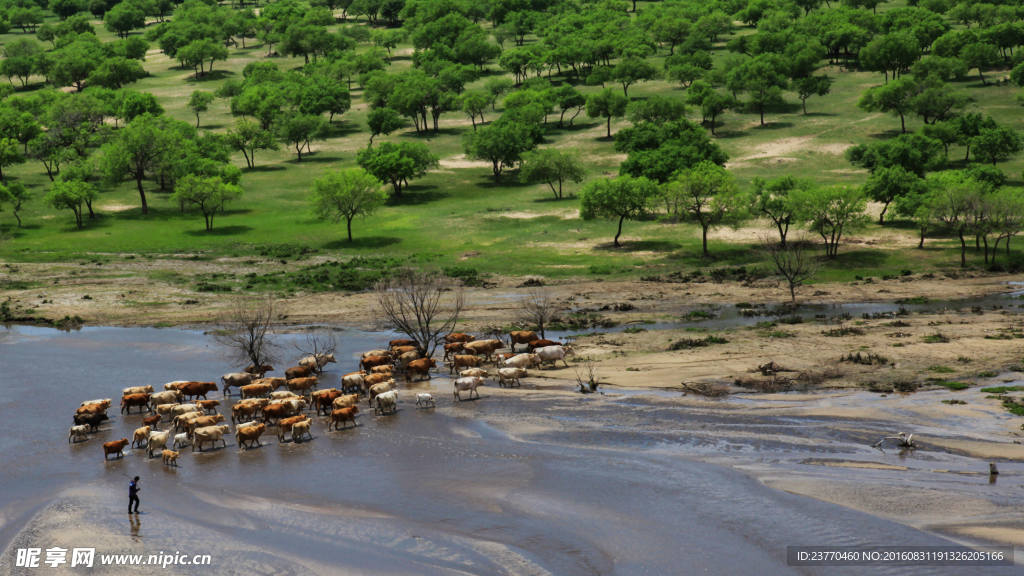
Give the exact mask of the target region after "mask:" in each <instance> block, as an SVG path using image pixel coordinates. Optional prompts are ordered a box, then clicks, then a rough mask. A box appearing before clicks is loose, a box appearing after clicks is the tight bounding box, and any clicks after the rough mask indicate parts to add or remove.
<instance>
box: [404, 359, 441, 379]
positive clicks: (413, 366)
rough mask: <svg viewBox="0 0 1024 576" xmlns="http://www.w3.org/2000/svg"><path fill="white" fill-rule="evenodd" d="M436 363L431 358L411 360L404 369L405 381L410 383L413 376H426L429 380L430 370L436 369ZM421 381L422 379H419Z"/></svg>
mask: <svg viewBox="0 0 1024 576" xmlns="http://www.w3.org/2000/svg"><path fill="white" fill-rule="evenodd" d="M436 367H437V362H436V361H435V360H434V359H433V358H423V359H422V360H413V361H412V362H409V365H408V366H406V367H405V381H406V382H411V381H412V380H411V379H410V378H411V377H412V375H413V374H421V375H422V374H426V375H427V379H430V369H431V368H436ZM420 380H422V378H420Z"/></svg>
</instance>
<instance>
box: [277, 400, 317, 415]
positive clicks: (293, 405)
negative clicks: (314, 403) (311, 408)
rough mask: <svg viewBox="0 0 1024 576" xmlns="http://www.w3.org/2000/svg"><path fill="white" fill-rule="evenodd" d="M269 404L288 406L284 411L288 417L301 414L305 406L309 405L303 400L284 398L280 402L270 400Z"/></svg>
mask: <svg viewBox="0 0 1024 576" xmlns="http://www.w3.org/2000/svg"><path fill="white" fill-rule="evenodd" d="M270 404H271V405H274V404H284V405H286V406H288V408H287V409H286V412H287V415H288V416H295V415H296V414H298V413H300V412H302V411H303V410H304V409H305V408H306V406H308V405H309V404H308V403H307V402H306V400H305V399H304V398H285V399H282V400H271V401H270Z"/></svg>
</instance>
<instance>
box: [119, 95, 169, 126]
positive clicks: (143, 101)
mask: <svg viewBox="0 0 1024 576" xmlns="http://www.w3.org/2000/svg"><path fill="white" fill-rule="evenodd" d="M122 95H123V97H122V98H121V104H120V106H118V109H117V112H115V115H116V116H117V117H118V118H120V119H121V120H124V121H125V122H131V121H132V120H134V119H135V118H138V117H139V116H142V115H143V114H149V115H150V116H160V115H162V114H163V113H164V108H163V106H161V105H160V103H159V102H157V100H156V96H154V95H152V94H151V93H149V92H135V91H134V90H131V91H125V92H124V93H122Z"/></svg>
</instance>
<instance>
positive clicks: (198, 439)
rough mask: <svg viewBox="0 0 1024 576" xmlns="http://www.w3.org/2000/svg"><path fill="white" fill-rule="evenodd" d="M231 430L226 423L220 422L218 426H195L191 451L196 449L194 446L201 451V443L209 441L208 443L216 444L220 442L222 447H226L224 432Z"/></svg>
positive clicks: (227, 432)
mask: <svg viewBox="0 0 1024 576" xmlns="http://www.w3.org/2000/svg"><path fill="white" fill-rule="evenodd" d="M230 432H231V427H230V426H228V425H227V424H221V425H220V426H206V427H205V428H196V431H195V432H194V433H193V434H192V451H193V452H195V451H196V446H199V451H200V452H202V451H203V444H206V443H207V442H209V443H210V444H216V443H217V442H221V443H223V444H224V447H225V448H227V445H228V442H227V440H225V439H224V435H225V434H229V433H230Z"/></svg>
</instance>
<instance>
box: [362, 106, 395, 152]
mask: <svg viewBox="0 0 1024 576" xmlns="http://www.w3.org/2000/svg"><path fill="white" fill-rule="evenodd" d="M366 125H367V126H369V128H370V143H369V144H368V145H367V147H370V146H373V139H374V138H376V137H377V136H380V135H381V134H383V135H385V136H387V135H388V134H391V133H392V132H395V131H396V130H401V129H402V128H404V127H405V120H403V119H402V115H401V114H399V113H398V112H397V111H395V110H393V109H391V108H377V109H376V110H372V111H370V114H369V115H368V116H367V117H366Z"/></svg>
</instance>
